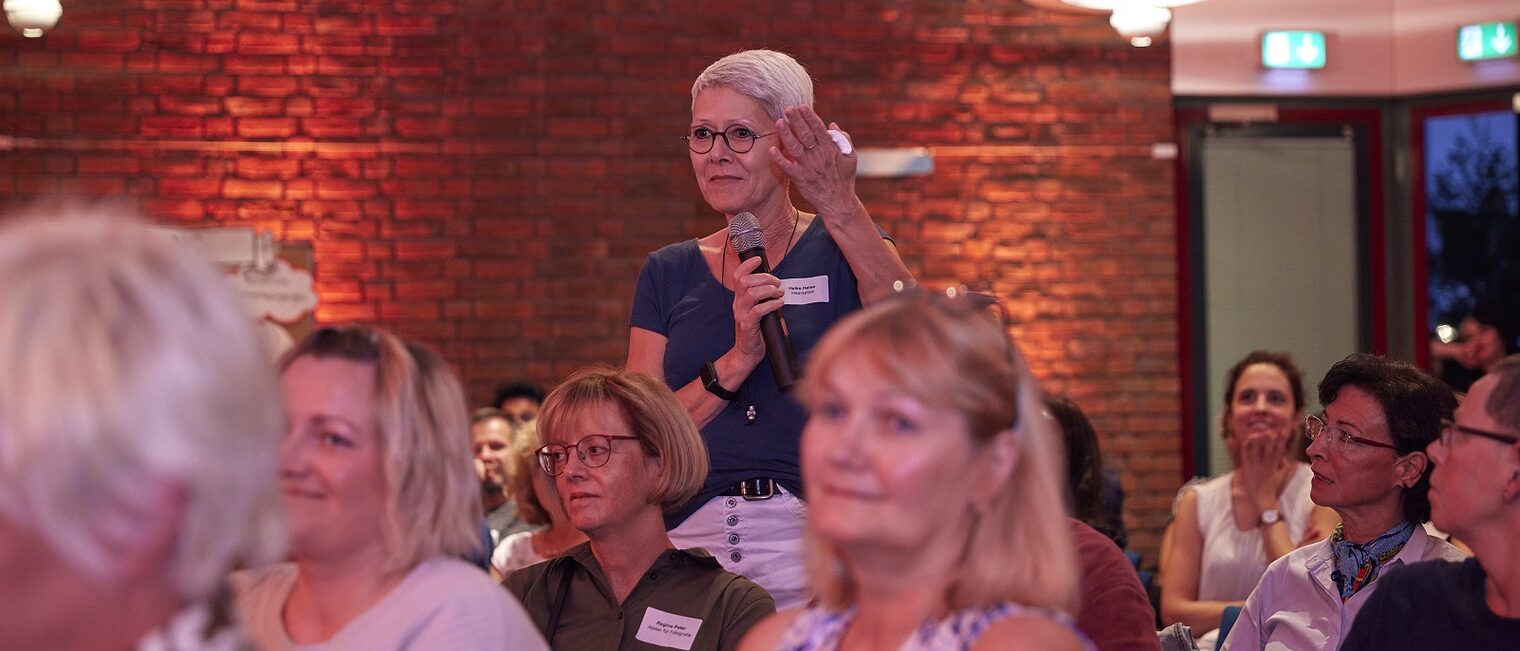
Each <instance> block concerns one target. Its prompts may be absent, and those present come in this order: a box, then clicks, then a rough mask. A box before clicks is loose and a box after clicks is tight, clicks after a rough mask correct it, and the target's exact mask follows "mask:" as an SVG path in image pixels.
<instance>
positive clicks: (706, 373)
mask: <svg viewBox="0 0 1520 651" xmlns="http://www.w3.org/2000/svg"><path fill="white" fill-rule="evenodd" d="M702 388H704V389H707V392H708V393H711V394H713V395H715V396H718V397H719V398H722V399H724V400H728V401H730V402H732V401H734V400H738V399H739V394H737V393H734V392H732V391H729V390H728V389H725V388H723V385H722V384H719V383H718V367H716V366H713V363H712V362H707V363H706V364H703V365H702Z"/></svg>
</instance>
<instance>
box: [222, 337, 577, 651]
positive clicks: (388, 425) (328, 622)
mask: <svg viewBox="0 0 1520 651" xmlns="http://www.w3.org/2000/svg"><path fill="white" fill-rule="evenodd" d="M279 369H280V384H281V385H282V387H283V388H284V392H285V409H286V419H287V425H286V427H287V430H286V432H285V440H284V441H283V443H281V445H280V474H279V477H280V489H281V492H282V493H283V496H284V498H285V512H286V514H287V516H288V518H289V520H290V530H291V531H290V533H291V543H290V554H291V559H292V561H293V562H290V563H278V564H275V565H272V566H268V567H263V568H258V569H254V570H249V571H246V572H240V573H238V574H237V575H234V577H233V585H234V587H235V588H236V589H237V607H238V614H239V615H241V616H242V620H243V622H244V623H245V624H246V625H247V627H248V630H249V633H250V635H251V636H252V637H253V640H254V642H256V643H257V644H258V647H259V648H260V649H287V648H322V649H364V650H366V651H384V650H391V649H395V650H400V649H413V650H417V651H428V650H431V649H450V650H457V651H468V650H472V649H479V650H481V651H486V650H496V649H546V648H547V647H546V646H545V644H544V642H543V639H542V638H541V637H540V636H539V635H538V631H536V630H534V628H533V625H532V623H530V622H529V621H528V619H527V616H526V615H525V614H524V613H523V609H522V606H520V605H518V603H517V602H516V600H514V599H512V597H511V596H510V595H508V594H507V593H506V592H504V591H503V590H501V589H500V588H499V587H497V586H496V584H495V583H493V582H492V581H491V579H490V577H488V576H486V573H485V572H483V571H481V570H480V569H478V568H476V567H474V566H471V565H470V564H468V563H465V562H464V561H461V560H459V557H460V556H462V555H464V554H466V553H468V552H471V551H475V550H477V549H478V546H479V545H480V538H479V537H478V531H479V529H478V528H477V527H478V526H479V523H480V519H481V515H480V512H481V506H480V484H479V482H478V481H477V480H476V476H475V469H474V461H473V459H472V458H471V455H470V433H469V420H468V413H467V411H466V409H465V402H464V391H463V389H462V388H461V387H460V385H459V380H458V378H457V377H455V376H454V372H453V371H452V370H450V369H449V367H448V364H447V363H446V362H444V360H443V358H442V357H441V356H439V355H438V353H437V352H434V351H433V350H432V349H431V348H427V347H425V346H421V345H418V344H416V343H413V342H409V341H405V340H403V339H401V338H400V337H397V336H396V335H393V334H391V333H389V332H386V331H384V330H381V329H379V328H373V327H367V326H345V327H324V328H320V329H318V330H316V331H315V332H313V333H311V334H310V335H307V337H306V338H305V339H303V340H302V341H301V342H300V343H298V344H296V346H295V347H294V348H292V349H291V350H290V351H288V352H286V353H285V355H284V357H282V358H281V359H280V364H279Z"/></svg>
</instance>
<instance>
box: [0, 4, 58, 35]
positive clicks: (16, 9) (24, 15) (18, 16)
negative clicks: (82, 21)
mask: <svg viewBox="0 0 1520 651" xmlns="http://www.w3.org/2000/svg"><path fill="white" fill-rule="evenodd" d="M61 16H63V5H61V4H58V0H5V19H6V20H7V21H9V22H10V24H11V27H14V28H16V31H19V32H21V35H22V36H25V37H27V38H38V37H41V36H42V32H43V31H45V30H48V29H52V28H53V26H54V25H57V24H58V18H59V17H61Z"/></svg>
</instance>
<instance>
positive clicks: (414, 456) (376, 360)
mask: <svg viewBox="0 0 1520 651" xmlns="http://www.w3.org/2000/svg"><path fill="white" fill-rule="evenodd" d="M307 356H310V357H315V358H319V359H320V358H336V359H346V360H350V361H356V362H365V363H369V364H373V365H374V366H375V380H376V382H375V409H376V413H375V423H376V430H377V432H378V434H379V439H380V450H381V460H382V464H381V468H382V475H383V477H384V480H385V486H383V487H382V488H383V490H384V491H385V504H386V511H387V514H388V515H387V517H386V519H385V521H384V522H382V523H381V525H382V527H381V528H382V535H383V536H384V539H385V544H386V549H387V550H388V551H389V554H390V566H389V567H387V568H376V569H377V570H381V569H387V570H406V569H409V568H411V567H412V566H414V565H416V564H417V563H419V562H421V561H422V560H424V559H427V558H429V557H432V556H439V555H442V556H462V555H465V554H469V553H472V552H476V551H479V549H480V544H481V542H480V522H481V518H482V517H483V516H482V511H481V504H480V482H479V480H478V478H477V477H476V475H475V466H474V455H473V454H472V453H471V450H470V418H469V411H468V408H467V407H466V406H465V405H466V403H465V398H464V388H463V387H462V386H461V385H460V383H459V378H458V376H456V375H455V374H454V371H453V370H452V369H450V368H449V365H448V362H446V361H444V359H443V357H442V356H441V355H439V354H438V353H437V352H436V351H434V350H433V349H432V348H431V347H428V346H425V345H422V344H420V343H417V342H414V341H409V340H405V339H402V338H401V337H398V336H396V335H394V334H392V333H390V332H389V331H387V330H384V329H382V328H379V327H375V326H366V325H348V326H339V327H334V326H327V327H322V328H319V329H317V330H316V331H314V332H312V333H311V334H309V335H307V336H306V337H305V338H304V339H302V340H301V341H300V342H298V343H297V344H296V345H295V346H294V347H292V348H291V349H290V350H288V351H286V352H285V354H284V355H283V356H281V358H280V363H279V368H280V371H281V372H283V371H284V370H285V369H287V368H289V367H290V365H291V363H293V362H294V361H295V360H297V359H299V358H301V357H307Z"/></svg>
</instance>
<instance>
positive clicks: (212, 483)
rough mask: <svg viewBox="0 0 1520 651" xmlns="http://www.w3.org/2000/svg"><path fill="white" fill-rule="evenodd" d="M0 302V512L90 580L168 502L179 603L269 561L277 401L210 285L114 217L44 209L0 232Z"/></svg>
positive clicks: (208, 277)
mask: <svg viewBox="0 0 1520 651" xmlns="http://www.w3.org/2000/svg"><path fill="white" fill-rule="evenodd" d="M0 287H3V288H4V289H3V290H0V512H3V513H5V515H6V517H8V518H10V519H12V520H15V521H17V522H18V523H20V524H21V525H22V526H25V527H28V528H30V529H33V530H35V531H36V532H37V533H39V534H40V535H41V536H42V538H43V539H45V540H47V541H48V542H49V543H50V544H51V545H52V546H53V547H54V548H55V549H56V550H57V551H58V555H59V556H61V557H62V558H64V559H67V560H68V561H69V562H70V563H72V564H74V565H75V566H77V567H78V568H79V569H80V570H82V571H84V572H85V573H86V574H90V575H95V576H99V577H101V578H103V579H104V578H107V577H111V576H113V575H115V573H116V572H118V571H119V568H117V567H116V566H115V559H116V558H118V555H119V552H120V549H121V548H122V546H123V545H124V544H126V543H128V541H132V540H134V539H136V536H140V535H144V534H143V532H142V529H143V528H144V527H145V526H147V525H145V524H144V523H145V521H146V519H145V517H144V516H145V515H149V514H151V513H152V512H153V509H155V508H156V506H155V504H156V503H157V500H159V499H161V496H162V495H163V494H164V493H165V492H166V491H169V492H177V493H180V494H181V495H182V496H183V512H182V513H181V515H180V521H179V523H178V530H177V531H176V532H175V536H176V537H177V538H176V540H175V544H174V546H173V549H172V551H171V552H170V554H171V556H170V559H169V563H170V568H171V569H170V571H171V573H172V580H173V581H174V583H175V585H176V587H177V589H178V590H179V591H180V592H181V593H183V595H184V596H186V597H188V598H191V599H199V598H204V597H205V596H208V595H210V594H211V593H213V592H214V591H215V590H216V588H217V586H218V585H219V584H220V583H221V581H222V579H223V577H224V575H225V574H226V573H227V572H228V571H229V570H230V569H233V568H235V567H239V566H246V565H257V564H262V563H266V562H270V561H273V560H277V559H278V557H279V556H280V555H281V554H282V553H283V549H284V541H285V528H284V523H283V519H282V517H281V514H280V505H279V496H278V493H277V492H276V491H275V474H276V468H277V462H276V456H277V450H278V446H279V439H280V434H281V430H282V422H283V416H282V414H281V408H280V394H279V391H278V388H277V385H276V384H275V380H274V373H273V369H272V368H271V367H270V359H269V357H268V354H267V353H266V352H265V351H264V349H263V348H262V347H261V346H260V344H259V340H258V338H257V336H256V334H255V331H254V322H253V318H252V317H251V316H250V315H249V314H248V312H247V310H246V308H245V307H244V306H243V304H242V303H241V301H240V300H239V299H238V298H237V297H236V296H235V295H234V293H233V291H232V288H231V287H230V285H229V284H228V283H227V281H226V280H225V278H224V276H223V274H221V273H219V272H218V271H217V270H216V269H214V268H213V267H212V265H211V263H209V262H208V261H207V260H206V259H205V258H204V257H202V256H200V255H198V254H196V253H195V252H194V251H192V250H191V249H190V248H189V247H188V246H185V245H182V244H179V243H177V242H175V241H173V240H172V239H171V238H170V237H169V236H168V235H166V234H162V233H155V232H152V231H151V230H149V229H148V228H147V227H146V226H145V225H144V224H142V223H140V222H138V221H136V220H135V218H134V217H133V216H132V215H130V214H129V211H125V210H119V209H114V208H108V207H82V206H77V205H61V206H54V207H52V208H51V209H46V210H44V209H38V210H34V211H33V212H31V213H29V214H26V215H22V216H17V217H13V218H10V219H8V220H7V221H6V222H5V223H4V224H3V225H0ZM156 496H157V497H156ZM14 598H25V597H24V595H14Z"/></svg>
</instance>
